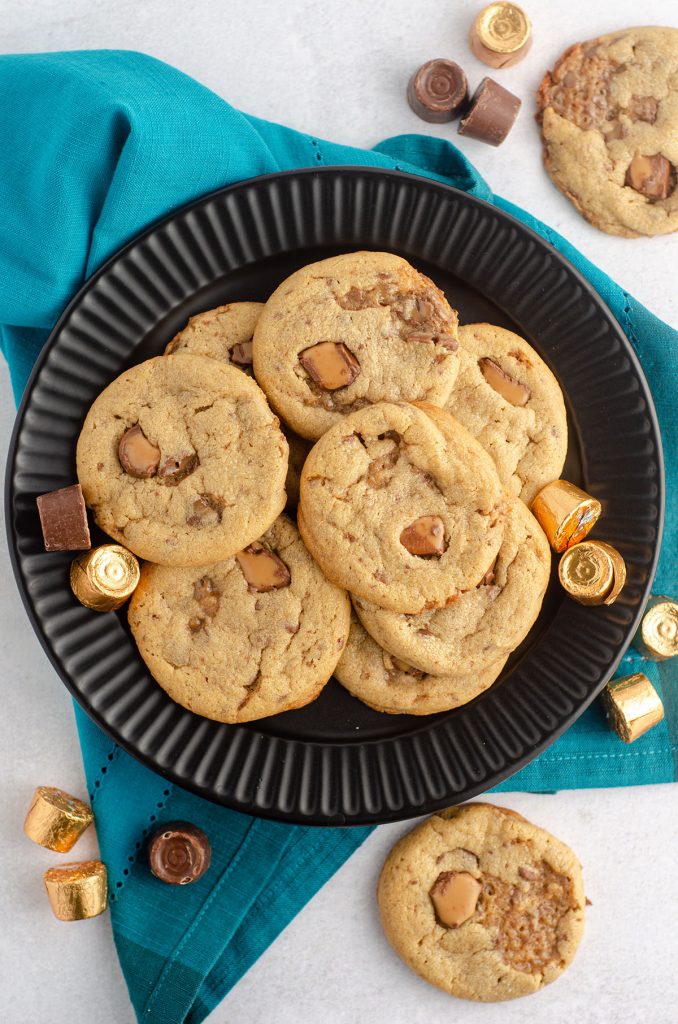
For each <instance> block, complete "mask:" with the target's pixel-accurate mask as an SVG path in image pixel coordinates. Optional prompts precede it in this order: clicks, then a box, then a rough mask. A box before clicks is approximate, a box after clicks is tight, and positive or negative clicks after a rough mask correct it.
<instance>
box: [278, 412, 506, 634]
mask: <svg viewBox="0 0 678 1024" xmlns="http://www.w3.org/2000/svg"><path fill="white" fill-rule="evenodd" d="M504 515H505V492H504V490H503V488H502V486H501V483H500V482H499V477H498V476H497V471H496V468H495V466H494V463H493V462H492V459H491V458H490V457H489V455H487V453H486V452H484V451H483V449H482V448H481V446H480V445H479V444H478V442H477V441H476V440H474V438H472V437H471V435H470V434H469V433H468V431H467V430H465V428H464V427H462V426H461V424H460V423H458V422H457V420H455V419H454V418H453V417H452V416H451V415H450V414H449V413H447V412H445V411H444V410H443V409H440V408H438V407H437V406H433V405H428V404H427V405H424V404H422V405H421V407H419V406H417V405H411V404H407V403H405V402H401V403H398V404H395V403H392V402H379V403H377V404H375V405H371V406H368V407H367V408H365V409H361V410H360V411H359V412H354V413H351V414H350V415H348V416H345V417H343V418H342V419H341V420H340V421H339V422H338V423H336V424H335V425H334V426H333V427H331V428H330V429H329V430H328V431H327V432H326V433H325V434H323V436H322V437H321V438H320V440H319V441H317V442H316V444H315V445H314V447H313V448H312V449H311V452H310V453H309V455H308V458H307V459H306V462H305V463H304V468H303V471H302V474H301V497H300V502H299V513H298V523H299V529H300V531H301V535H302V537H303V538H304V540H305V542H306V545H307V547H308V548H309V550H310V551H311V554H312V555H313V557H314V558H315V559H316V561H317V562H318V564H319V565H320V567H321V568H322V570H323V572H324V573H325V575H326V576H327V577H328V578H329V579H331V580H333V581H334V582H335V583H337V584H338V585H339V586H342V587H345V588H346V589H347V590H350V591H351V593H353V594H357V595H358V596H360V597H362V598H365V599H366V600H369V601H372V602H374V603H375V604H378V605H379V606H380V607H383V608H390V609H392V610H393V611H397V612H408V613H411V614H413V613H416V612H421V611H423V610H424V609H426V608H438V607H442V606H443V605H445V604H447V603H449V602H450V601H452V600H455V599H456V598H457V596H458V595H459V593H460V592H461V591H463V590H468V589H469V588H471V587H474V586H475V585H476V584H477V583H479V582H480V580H481V579H482V577H483V576H484V575H485V573H486V572H487V569H488V566H489V565H491V563H492V561H493V559H494V558H495V557H496V555H497V553H498V551H499V546H500V544H501V540H502V536H503V530H504Z"/></svg>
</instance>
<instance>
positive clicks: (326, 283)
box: [254, 252, 458, 440]
mask: <svg viewBox="0 0 678 1024" xmlns="http://www.w3.org/2000/svg"><path fill="white" fill-rule="evenodd" d="M457 347H458V344H457V314H456V312H455V310H453V309H451V308H450V306H449V304H448V302H447V300H446V298H445V296H444V295H443V293H442V292H441V291H440V289H439V288H437V287H436V285H435V284H434V283H433V282H432V281H430V280H429V279H428V278H427V277H425V276H424V275H423V274H421V273H419V271H418V270H415V268H414V267H412V266H410V264H409V263H408V262H407V260H404V259H402V258H401V257H400V256H395V255H393V254H392V253H387V252H354V253H346V254H344V255H342V256H333V257H331V258H330V259H326V260H321V261H320V262H318V263H312V264H311V265H310V266H307V267H303V268H302V269H301V270H298V271H297V272H296V273H295V274H292V276H291V277H288V278H287V279H286V280H285V281H283V282H282V284H281V285H279V287H278V288H276V290H275V291H274V292H273V295H271V297H270V298H269V300H268V302H267V303H266V305H265V306H264V309H263V311H262V313H261V316H260V317H259V320H258V322H257V326H256V329H255V332H254V374H255V377H256V379H257V381H258V382H259V384H260V385H261V387H262V388H263V389H264V391H265V392H266V395H267V397H268V400H269V402H270V403H271V405H272V407H273V408H274V409H275V411H276V412H277V413H278V415H279V416H280V417H281V419H283V420H284V422H285V423H288V424H289V425H290V426H291V427H292V429H293V430H295V431H296V432H297V433H298V434H300V435H301V436H302V437H306V438H308V439H310V440H315V439H317V438H319V437H320V436H321V435H322V434H323V433H324V432H325V431H326V430H327V429H328V428H329V427H331V426H332V425H333V424H335V423H337V422H338V421H339V420H340V419H341V418H342V417H343V416H346V415H347V414H348V413H351V412H354V411H355V410H357V409H361V408H363V407H364V406H366V405H370V404H372V403H374V402H379V401H391V402H394V401H395V402H397V401H401V400H405V401H414V400H415V399H422V400H425V401H428V402H433V403H434V404H436V405H443V404H444V403H445V400H446V398H447V396H448V395H449V393H450V391H451V389H452V385H453V384H454V380H455V377H456V374H457V362H458V359H457Z"/></svg>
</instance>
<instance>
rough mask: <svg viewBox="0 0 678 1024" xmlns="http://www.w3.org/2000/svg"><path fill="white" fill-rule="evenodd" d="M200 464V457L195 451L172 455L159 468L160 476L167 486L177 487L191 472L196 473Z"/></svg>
mask: <svg viewBox="0 0 678 1024" xmlns="http://www.w3.org/2000/svg"><path fill="white" fill-rule="evenodd" d="M199 465H200V459H199V458H198V456H197V455H196V454H195V452H185V453H183V454H182V455H170V456H168V458H166V459H165V461H164V462H163V464H162V466H160V468H159V469H158V476H159V478H160V480H161V482H162V483H163V484H165V486H166V487H176V485H177V484H180V483H181V481H182V480H185V479H186V477H187V476H190V475H191V473H195V471H196V469H197V468H198V466H199Z"/></svg>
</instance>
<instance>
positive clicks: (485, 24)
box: [469, 2, 532, 68]
mask: <svg viewBox="0 0 678 1024" xmlns="http://www.w3.org/2000/svg"><path fill="white" fill-rule="evenodd" d="M469 43H470V46H471V51H472V52H473V54H474V56H476V57H477V58H478V60H481V61H482V62H483V64H488V65H489V67H491V68H508V67H511V65H513V64H517V63H518V61H521V60H522V59H523V57H524V56H525V55H526V54H527V52H528V50H529V49H530V46H531V45H532V33H531V27H530V19H529V18H528V16H527V15H526V14H525V11H524V10H523V9H522V7H519V6H518V4H511V3H503V2H502V3H494V4H488V6H487V7H484V8H483V9H482V11H481V12H480V14H478V16H477V17H476V19H475V21H474V22H473V25H472V26H471V32H470V35H469Z"/></svg>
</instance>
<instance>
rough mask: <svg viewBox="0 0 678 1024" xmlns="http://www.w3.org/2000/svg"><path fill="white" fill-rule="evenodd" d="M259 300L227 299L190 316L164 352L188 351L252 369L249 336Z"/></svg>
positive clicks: (259, 304)
mask: <svg viewBox="0 0 678 1024" xmlns="http://www.w3.org/2000/svg"><path fill="white" fill-rule="evenodd" d="M263 308H264V304H263V302H229V304H228V305H227V306H217V307H216V309H207V310H205V312H204V313H198V314H197V315H196V316H192V317H191V319H190V320H189V321H188V323H187V324H186V326H185V327H184V329H183V330H182V331H179V333H178V334H175V336H174V337H173V338H172V340H171V341H170V342H169V344H168V345H167V347H166V349H165V355H171V354H172V353H174V352H192V353H194V354H195V355H199V356H210V358H212V359H221V360H223V361H224V362H226V363H233V365H234V366H237V367H239V369H241V370H244V371H245V372H246V373H250V374H251V373H252V336H253V334H254V328H255V326H256V323H257V320H258V319H259V314H260V313H261V311H262V309H263Z"/></svg>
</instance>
